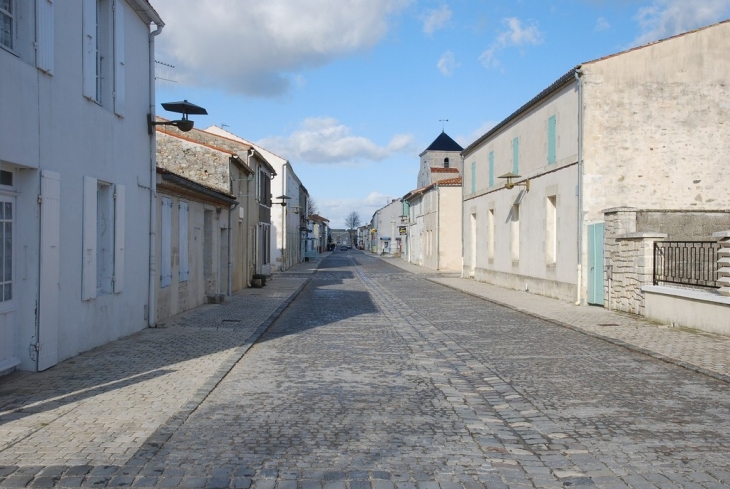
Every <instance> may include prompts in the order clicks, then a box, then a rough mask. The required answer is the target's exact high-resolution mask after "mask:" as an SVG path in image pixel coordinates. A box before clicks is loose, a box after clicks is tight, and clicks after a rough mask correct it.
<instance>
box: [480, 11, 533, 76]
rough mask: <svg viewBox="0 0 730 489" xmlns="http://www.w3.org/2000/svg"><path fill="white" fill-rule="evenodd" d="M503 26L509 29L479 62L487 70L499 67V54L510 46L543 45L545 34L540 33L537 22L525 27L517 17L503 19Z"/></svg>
mask: <svg viewBox="0 0 730 489" xmlns="http://www.w3.org/2000/svg"><path fill="white" fill-rule="evenodd" d="M502 24H504V25H505V27H507V29H506V30H504V31H502V32H501V33H500V34H499V35H498V36H497V39H495V40H494V42H493V43H492V44H491V46H489V48H487V49H486V50H485V51H484V52H483V53H482V54H481V55H480V56H479V61H481V62H482V64H483V65H484V66H485V67H486V68H496V67H497V66H499V64H500V63H499V59H498V58H497V54H498V53H499V52H500V51H502V50H503V49H505V48H507V47H510V46H536V45H538V44H542V43H543V40H544V39H543V33H542V32H541V31H540V28H539V27H538V24H537V22H534V21H528V22H527V23H526V24H525V25H523V24H522V21H521V20H520V19H518V18H516V17H509V18H506V19H502Z"/></svg>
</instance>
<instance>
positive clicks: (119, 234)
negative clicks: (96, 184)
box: [114, 185, 125, 294]
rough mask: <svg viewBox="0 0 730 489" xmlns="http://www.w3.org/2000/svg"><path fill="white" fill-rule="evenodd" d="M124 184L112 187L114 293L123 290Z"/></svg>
mask: <svg viewBox="0 0 730 489" xmlns="http://www.w3.org/2000/svg"><path fill="white" fill-rule="evenodd" d="M124 202H125V198H124V185H117V186H116V187H115V188H114V293H115V294H118V293H120V292H121V291H122V290H124V224H125V214H124Z"/></svg>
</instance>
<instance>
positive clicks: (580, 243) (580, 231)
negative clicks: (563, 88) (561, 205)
mask: <svg viewBox="0 0 730 489" xmlns="http://www.w3.org/2000/svg"><path fill="white" fill-rule="evenodd" d="M581 76H583V72H582V71H581V68H580V66H579V67H578V68H576V70H575V79H576V81H577V82H578V188H577V190H576V193H577V197H578V205H577V207H578V216H577V217H578V219H577V221H578V233H577V234H578V238H577V239H578V243H577V244H578V266H577V270H576V272H577V279H576V293H575V305H576V306H579V305H580V304H581V290H582V288H583V79H582V78H581Z"/></svg>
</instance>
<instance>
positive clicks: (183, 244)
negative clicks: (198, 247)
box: [178, 202, 190, 282]
mask: <svg viewBox="0 0 730 489" xmlns="http://www.w3.org/2000/svg"><path fill="white" fill-rule="evenodd" d="M179 207H180V212H179V220H180V223H179V232H180V234H179V238H178V239H179V242H178V250H179V252H180V282H185V281H186V280H187V279H188V275H189V274H190V269H189V265H188V203H187V202H180V206H179Z"/></svg>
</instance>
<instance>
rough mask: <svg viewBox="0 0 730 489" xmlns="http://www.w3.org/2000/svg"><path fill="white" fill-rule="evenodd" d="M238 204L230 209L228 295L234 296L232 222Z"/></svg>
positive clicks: (232, 205)
mask: <svg viewBox="0 0 730 489" xmlns="http://www.w3.org/2000/svg"><path fill="white" fill-rule="evenodd" d="M236 206H238V204H231V207H229V208H228V290H227V293H226V295H232V294H233V253H231V247H232V246H233V228H232V227H231V226H232V225H233V222H232V221H231V213H232V211H233V209H235V208H236Z"/></svg>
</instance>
